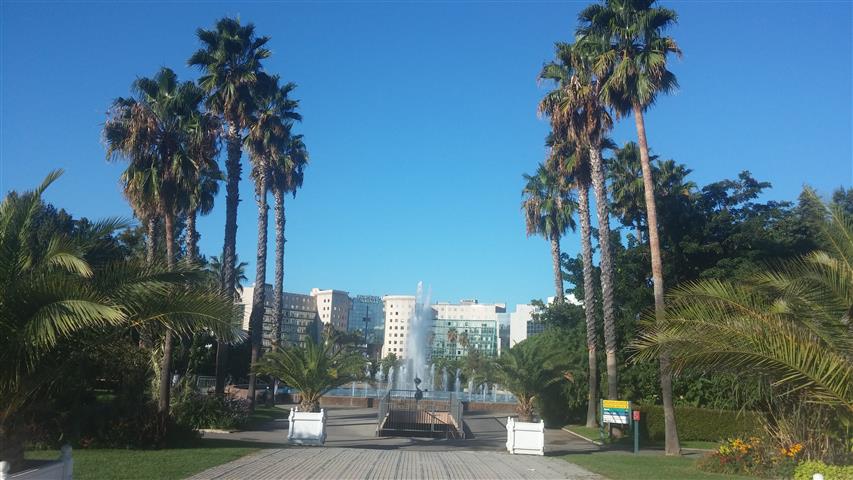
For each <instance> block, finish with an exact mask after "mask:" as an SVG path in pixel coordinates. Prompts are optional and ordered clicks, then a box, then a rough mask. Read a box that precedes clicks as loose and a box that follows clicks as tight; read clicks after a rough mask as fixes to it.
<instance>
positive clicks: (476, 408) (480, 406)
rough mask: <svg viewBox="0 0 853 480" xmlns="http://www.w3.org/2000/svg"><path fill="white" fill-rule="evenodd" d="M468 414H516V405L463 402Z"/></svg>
mask: <svg viewBox="0 0 853 480" xmlns="http://www.w3.org/2000/svg"><path fill="white" fill-rule="evenodd" d="M462 405H463V406H464V408H465V410H464V411H466V412H499V413H514V412H515V404H514V403H489V402H462Z"/></svg>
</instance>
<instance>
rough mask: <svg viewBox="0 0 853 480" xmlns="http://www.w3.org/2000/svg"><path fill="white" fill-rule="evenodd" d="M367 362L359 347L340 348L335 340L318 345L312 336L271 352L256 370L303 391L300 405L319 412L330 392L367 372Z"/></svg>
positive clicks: (254, 369)
mask: <svg viewBox="0 0 853 480" xmlns="http://www.w3.org/2000/svg"><path fill="white" fill-rule="evenodd" d="M365 363H366V359H365V358H364V356H363V355H361V353H359V352H358V351H357V350H356V349H353V348H347V347H344V348H340V345H339V344H337V343H335V342H334V341H324V342H321V343H320V344H317V343H315V342H314V339H312V338H310V337H309V338H308V339H307V340H306V341H305V346H299V345H291V346H288V347H285V348H276V349H274V350H272V351H271V352H269V353H267V354H266V355H264V357H263V358H262V359H261V360H260V361H259V362H258V363H257V364H256V365H255V366H254V367H253V371H254V372H255V373H259V374H262V375H270V376H272V377H275V378H278V379H280V380H281V381H282V382H284V383H285V384H287V385H289V386H291V387H293V388H295V389H296V390H298V391H299V397H300V401H299V406H300V407H301V408H302V409H303V410H304V411H309V412H317V411H319V410H320V398H321V397H322V396H323V395H325V394H326V392H328V391H329V390H331V389H333V388H337V387H340V386H341V385H346V384H347V383H350V382H354V381H356V380H358V379H359V378H361V376H362V375H364V366H365Z"/></svg>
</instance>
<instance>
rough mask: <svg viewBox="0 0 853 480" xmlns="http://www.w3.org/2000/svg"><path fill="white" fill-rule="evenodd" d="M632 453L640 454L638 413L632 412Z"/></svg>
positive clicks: (636, 411) (637, 411)
mask: <svg viewBox="0 0 853 480" xmlns="http://www.w3.org/2000/svg"><path fill="white" fill-rule="evenodd" d="M632 433H633V434H634V453H635V454H636V453H640V411H639V410H634V431H633V432H632Z"/></svg>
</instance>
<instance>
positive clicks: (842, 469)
mask: <svg viewBox="0 0 853 480" xmlns="http://www.w3.org/2000/svg"><path fill="white" fill-rule="evenodd" d="M815 473H821V474H823V478H824V480H853V465H827V464H825V463H823V462H821V461H819V460H808V461H805V462H802V463H800V464H799V465H797V467H796V468H795V469H794V480H812V476H813V475H814V474H815Z"/></svg>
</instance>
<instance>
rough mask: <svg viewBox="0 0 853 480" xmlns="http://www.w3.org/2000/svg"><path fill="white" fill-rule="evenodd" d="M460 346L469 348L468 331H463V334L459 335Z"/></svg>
mask: <svg viewBox="0 0 853 480" xmlns="http://www.w3.org/2000/svg"><path fill="white" fill-rule="evenodd" d="M459 346H460V347H462V348H463V349H467V348H468V332H467V331H466V332H462V335H460V336H459Z"/></svg>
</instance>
